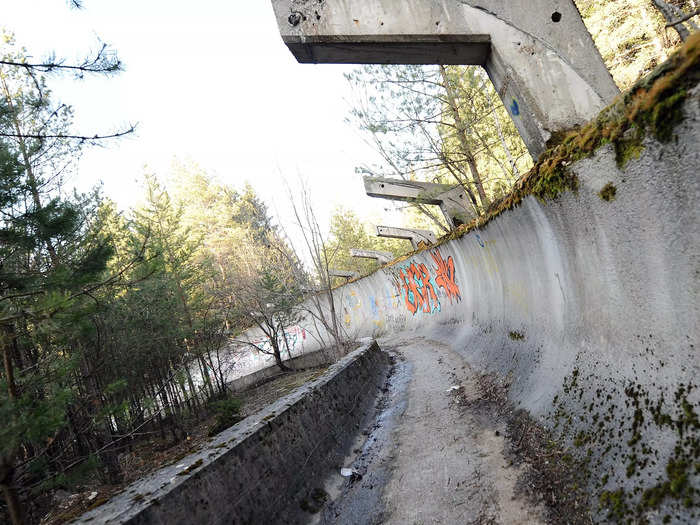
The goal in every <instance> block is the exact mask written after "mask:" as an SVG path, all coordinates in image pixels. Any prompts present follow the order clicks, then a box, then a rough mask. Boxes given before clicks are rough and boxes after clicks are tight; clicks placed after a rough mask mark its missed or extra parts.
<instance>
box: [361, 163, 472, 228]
mask: <svg viewBox="0 0 700 525" xmlns="http://www.w3.org/2000/svg"><path fill="white" fill-rule="evenodd" d="M363 180H364V183H365V193H367V195H369V196H370V197H378V198H380V199H389V200H395V201H404V202H420V203H423V204H435V205H437V206H440V210H441V211H442V214H443V215H444V217H445V221H447V224H448V225H449V226H450V228H455V227H457V226H459V225H460V224H466V223H468V222H469V221H470V220H472V219H473V218H474V217H475V214H474V212H473V208H472V207H471V202H470V200H469V198H468V197H467V192H466V191H465V190H464V188H463V187H462V186H461V185H460V184H456V185H455V184H436V183H434V182H418V181H409V180H401V179H385V178H382V177H368V176H365V177H363Z"/></svg>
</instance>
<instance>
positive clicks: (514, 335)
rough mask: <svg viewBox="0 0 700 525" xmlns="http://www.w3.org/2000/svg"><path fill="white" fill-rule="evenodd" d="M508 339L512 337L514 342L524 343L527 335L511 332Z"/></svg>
mask: <svg viewBox="0 0 700 525" xmlns="http://www.w3.org/2000/svg"><path fill="white" fill-rule="evenodd" d="M508 337H510V338H511V339H512V340H513V341H522V340H523V339H525V335H524V334H523V333H521V332H516V331H512V332H509V333H508Z"/></svg>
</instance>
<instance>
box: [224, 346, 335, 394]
mask: <svg viewBox="0 0 700 525" xmlns="http://www.w3.org/2000/svg"><path fill="white" fill-rule="evenodd" d="M284 364H285V365H287V366H288V367H289V368H291V369H293V370H303V369H305V368H314V367H317V366H324V365H327V364H330V360H329V358H328V355H326V354H324V353H323V352H322V351H320V350H316V351H315V352H310V353H308V354H302V355H300V356H299V357H294V358H292V359H287V360H285V361H284ZM281 373H282V371H281V370H280V369H279V367H278V366H277V365H272V366H268V367H267V368H263V369H262V370H258V371H256V372H253V373H251V374H247V375H244V376H242V377H239V378H238V379H234V380H233V381H231V382H230V383H229V384H228V387H229V390H231V391H232V392H241V391H243V390H245V389H246V388H249V387H251V386H255V385H257V384H258V383H261V382H263V381H265V380H267V379H270V378H272V377H275V376H278V375H280V374H281Z"/></svg>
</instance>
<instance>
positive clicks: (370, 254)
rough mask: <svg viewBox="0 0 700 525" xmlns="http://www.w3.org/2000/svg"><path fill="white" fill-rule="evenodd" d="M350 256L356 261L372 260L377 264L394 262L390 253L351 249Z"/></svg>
mask: <svg viewBox="0 0 700 525" xmlns="http://www.w3.org/2000/svg"><path fill="white" fill-rule="evenodd" d="M350 256H351V257H357V258H358V259H374V260H375V261H377V262H378V263H379V264H386V263H388V262H391V261H393V260H394V254H393V253H391V252H381V251H378V250H360V249H359V248H351V249H350Z"/></svg>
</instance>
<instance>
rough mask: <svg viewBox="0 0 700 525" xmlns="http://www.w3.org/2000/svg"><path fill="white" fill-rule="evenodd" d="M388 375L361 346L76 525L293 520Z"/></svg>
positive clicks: (375, 350) (384, 364)
mask: <svg viewBox="0 0 700 525" xmlns="http://www.w3.org/2000/svg"><path fill="white" fill-rule="evenodd" d="M388 370H389V357H388V355H387V354H386V353H385V352H382V351H381V350H380V349H379V346H377V343H376V342H373V343H371V344H369V345H365V346H363V347H361V348H360V349H358V350H355V351H354V352H352V353H350V354H349V355H347V356H346V357H344V358H343V359H341V360H340V361H339V362H338V363H336V364H334V365H332V366H331V367H330V369H329V370H328V371H327V372H326V373H325V374H324V375H323V376H321V377H320V378H318V379H316V380H315V381H313V382H311V383H309V384H308V385H305V386H303V387H301V388H300V389H298V390H297V391H296V392H294V393H292V394H290V395H288V396H285V397H283V398H282V399H280V400H278V401H277V402H275V403H273V404H272V405H270V406H269V407H267V408H266V409H264V410H262V411H261V412H259V413H257V414H255V415H253V416H250V417H249V418H246V419H245V420H244V421H241V422H240V423H238V424H237V425H234V426H233V427H231V428H230V429H228V430H225V431H224V432H222V433H221V434H219V435H218V436H216V437H215V438H214V439H213V440H212V441H211V443H209V444H208V445H207V446H206V447H205V448H204V449H202V450H201V451H199V452H197V453H195V454H192V455H190V456H187V457H186V458H184V459H183V460H181V461H179V462H178V464H177V465H173V466H170V467H166V468H164V469H162V470H160V471H158V472H156V473H154V474H152V475H151V476H147V477H146V478H144V479H142V480H139V481H137V482H135V483H134V484H132V485H131V486H130V487H128V488H127V489H126V490H125V491H124V492H123V493H122V494H120V495H118V496H115V497H114V498H113V499H112V500H110V501H109V502H108V503H106V504H105V505H103V506H101V507H99V508H97V509H94V510H92V511H90V512H88V513H86V514H84V515H83V516H81V517H80V518H79V519H78V520H77V522H76V523H109V524H116V523H120V524H126V523H128V524H131V525H136V524H149V525H153V524H163V525H165V524H168V525H172V524H177V523H182V524H193V523H202V524H204V523H206V524H218V523H221V524H232V523H241V524H243V523H246V524H253V523H282V522H284V523H295V522H298V521H300V519H301V518H302V516H303V515H304V514H303V513H304V511H303V510H302V508H301V507H302V502H303V501H304V500H305V499H308V498H309V492H310V491H311V490H312V489H314V488H315V487H319V486H322V479H323V478H324V477H325V476H326V475H327V474H328V473H329V471H330V469H332V468H335V467H336V466H338V465H340V464H341V462H342V459H343V458H344V457H345V454H346V453H347V452H348V447H349V446H350V444H351V443H352V440H353V438H354V437H355V434H356V433H357V430H358V428H359V426H360V423H361V421H362V420H363V418H364V417H365V415H366V414H367V413H368V412H370V411H371V409H372V408H373V406H374V402H375V399H376V398H377V394H378V392H379V390H380V388H381V387H382V385H384V383H385V381H386V378H387V374H388ZM312 498H313V497H312ZM281 511H284V517H283V518H281V517H278V513H280V512H281ZM306 517H307V518H308V514H307V515H306Z"/></svg>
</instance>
